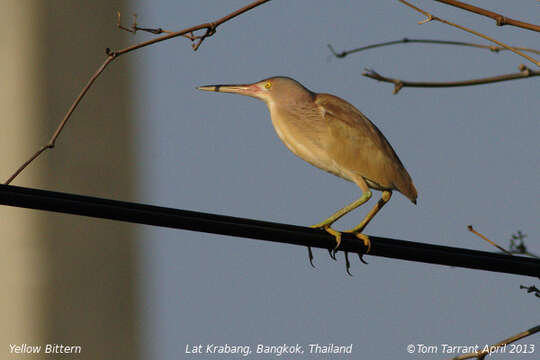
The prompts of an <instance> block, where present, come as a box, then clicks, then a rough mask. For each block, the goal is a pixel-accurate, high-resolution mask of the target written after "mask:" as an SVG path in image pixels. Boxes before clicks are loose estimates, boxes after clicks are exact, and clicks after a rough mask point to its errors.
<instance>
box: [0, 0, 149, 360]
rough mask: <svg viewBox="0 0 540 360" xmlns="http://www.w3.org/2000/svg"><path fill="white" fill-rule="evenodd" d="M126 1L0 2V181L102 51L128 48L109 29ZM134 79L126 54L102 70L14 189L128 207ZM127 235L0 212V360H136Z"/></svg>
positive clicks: (56, 218) (131, 247)
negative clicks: (35, 352) (33, 348)
mask: <svg viewBox="0 0 540 360" xmlns="http://www.w3.org/2000/svg"><path fill="white" fill-rule="evenodd" d="M126 2H127V1H125V0H124V1H120V0H115V1H111V0H96V1H71V0H63V1H62V0H53V1H40V0H4V2H3V6H2V13H3V15H4V16H3V20H2V21H1V22H0V79H1V80H0V81H1V86H0V111H1V114H2V130H1V131H0V176H1V180H2V181H4V180H5V179H7V177H8V176H9V175H10V173H11V172H12V171H14V170H15V169H16V168H17V167H18V166H19V165H20V164H21V163H22V162H23V161H24V160H26V159H27V158H28V157H29V156H30V155H31V154H32V153H33V152H34V151H36V150H37V149H38V148H39V147H40V146H41V145H43V144H44V143H45V142H46V141H47V140H48V138H49V137H50V136H51V134H52V133H53V132H54V130H55V128H56V126H57V124H58V123H59V121H60V120H61V119H62V117H63V115H64V113H65V112H66V110H67V109H68V108H69V106H70V105H71V102H72V101H73V100H74V98H75V97H76V96H77V94H78V92H79V91H80V90H81V89H82V87H83V86H84V84H85V83H86V82H87V80H88V79H89V77H90V76H91V75H92V73H93V72H94V71H95V70H96V69H97V67H98V66H99V65H100V64H101V62H102V61H103V60H104V58H105V48H106V47H111V48H120V47H122V46H123V45H126V40H127V37H128V36H129V34H127V33H123V32H121V31H119V30H117V29H116V28H115V24H116V14H115V12H116V10H126V11H127V12H128V13H129V7H127V6H126V5H125V3H126ZM126 20H127V21H130V19H129V17H128V19H126ZM132 71H133V70H132V68H131V67H130V63H129V57H126V58H123V59H120V60H119V61H117V62H115V63H114V64H113V65H112V66H110V67H109V68H108V69H107V70H106V71H105V73H104V74H103V75H102V77H101V78H99V79H98V80H97V82H96V83H95V85H94V87H93V88H92V89H91V90H90V92H89V93H88V94H87V96H86V98H85V99H84V100H83V102H82V103H81V105H80V106H79V108H78V110H77V111H76V112H75V113H74V115H73V116H72V118H71V120H70V122H69V123H68V125H67V126H66V128H65V129H64V132H63V134H62V135H61V137H60V138H59V140H58V141H57V146H56V148H55V149H53V150H49V151H48V152H46V153H45V154H43V155H42V156H41V157H40V158H39V159H37V160H36V162H35V163H33V164H32V165H30V167H29V168H27V169H26V170H25V171H24V172H23V173H22V174H20V175H19V177H18V178H16V179H15V181H14V182H13V184H14V185H22V186H35V187H38V188H46V189H54V190H59V191H67V192H76V193H83V194H88V195H95V196H103V197H112V198H116V199H122V200H133V198H134V197H133V192H134V189H135V186H136V183H135V182H134V174H135V169H134V164H135V158H134V156H135V154H134V148H135V145H134V144H133V143H132V139H133V137H132V136H131V133H132V124H133V116H132V115H133V114H131V113H130V105H131V103H132V100H131V99H132V93H131V92H130V83H131V81H132V79H133V76H132V75H133V74H132ZM134 237H135V228H134V227H133V226H132V225H129V224H121V223H117V222H111V221H100V220H92V219H86V218H80V217H75V216H66V215H60V214H50V213H42V212H36V211H29V210H22V209H15V208H6V207H1V208H0V239H1V240H0V244H1V248H2V251H0V281H1V283H0V286H1V288H2V289H1V290H0V318H1V319H2V321H1V322H0V349H1V350H0V357H2V358H4V357H5V354H6V353H7V354H10V345H23V344H28V345H41V346H42V349H41V353H40V355H39V356H32V358H33V359H38V358H44V359H45V358H46V359H50V358H51V354H45V353H44V351H45V349H44V347H45V345H47V344H59V345H78V346H81V348H82V353H81V354H78V355H77V356H76V358H77V359H97V358H110V359H137V358H138V353H139V343H138V335H137V334H138V332H139V329H137V325H138V321H137V314H136V307H137V287H136V280H137V279H136V276H137V272H136V271H137V264H136V260H137V259H136V255H137V254H136V243H135V240H134ZM10 355H12V356H17V355H15V354H10ZM52 356H53V357H54V355H52ZM8 357H10V356H8Z"/></svg>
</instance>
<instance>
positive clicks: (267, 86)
mask: <svg viewBox="0 0 540 360" xmlns="http://www.w3.org/2000/svg"><path fill="white" fill-rule="evenodd" d="M264 87H265V88H267V89H270V88H271V87H272V83H271V82H270V81H267V82H266V84H264Z"/></svg>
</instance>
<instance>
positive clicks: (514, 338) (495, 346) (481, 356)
mask: <svg viewBox="0 0 540 360" xmlns="http://www.w3.org/2000/svg"><path fill="white" fill-rule="evenodd" d="M539 331H540V325H538V326H535V327H532V328H530V329H529V330H525V331H523V332H520V333H519V334H516V335H514V336H511V337H509V338H507V339H504V340H502V341H499V342H498V343H496V344H493V345H491V346H490V347H489V348H490V351H478V352H473V353H468V354H463V355H460V356H456V357H453V358H452V359H451V360H465V359H472V358H477V359H479V360H482V359H484V358H485V357H486V356H487V355H489V354H490V353H496V351H497V349H498V348H499V347H501V346H504V345H508V344H511V343H513V342H516V341H518V340H521V339H523V338H526V337H527V336H530V335H533V334H535V333H537V332H539Z"/></svg>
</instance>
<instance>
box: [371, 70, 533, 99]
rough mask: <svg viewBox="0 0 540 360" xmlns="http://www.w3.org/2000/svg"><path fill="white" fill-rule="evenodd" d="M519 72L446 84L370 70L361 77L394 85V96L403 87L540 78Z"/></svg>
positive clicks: (443, 85) (468, 84)
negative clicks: (408, 78)
mask: <svg viewBox="0 0 540 360" xmlns="http://www.w3.org/2000/svg"><path fill="white" fill-rule="evenodd" d="M519 70H520V72H518V73H511V74H504V75H498V76H492V77H487V78H480V79H472V80H463V81H448V82H429V81H406V80H402V79H396V78H389V77H386V76H383V75H381V74H379V73H377V72H376V71H374V70H372V69H366V71H365V72H364V73H362V75H363V76H366V77H368V78H371V79H375V80H378V81H383V82H388V83H392V84H394V90H393V93H394V95H395V94H397V93H398V92H399V90H401V89H402V88H404V87H428V88H441V87H456V86H473V85H482V84H490V83H495V82H501V81H508V80H516V79H524V78H529V77H534V76H540V70H539V71H534V70H531V69H529V68H528V67H526V66H525V65H523V64H521V65H520V66H519Z"/></svg>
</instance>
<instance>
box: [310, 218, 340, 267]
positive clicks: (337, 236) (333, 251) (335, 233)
mask: <svg viewBox="0 0 540 360" xmlns="http://www.w3.org/2000/svg"><path fill="white" fill-rule="evenodd" d="M310 227H311V228H314V229H321V230H324V231H326V232H327V233H329V234H330V235H332V236H333V237H334V238H335V239H336V246H335V247H334V248H333V249H328V252H329V253H330V257H331V258H332V259H334V260H336V252H337V249H338V248H339V245H341V232H339V231H337V230H334V229H332V228H331V227H330V225H321V224H317V225H312V226H310Z"/></svg>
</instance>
